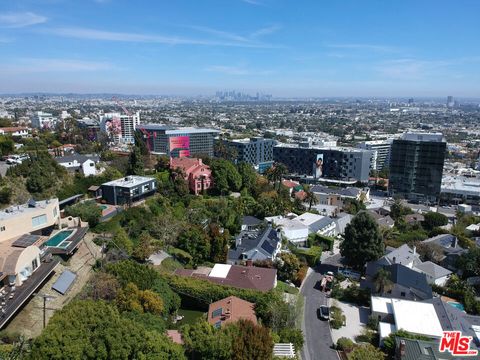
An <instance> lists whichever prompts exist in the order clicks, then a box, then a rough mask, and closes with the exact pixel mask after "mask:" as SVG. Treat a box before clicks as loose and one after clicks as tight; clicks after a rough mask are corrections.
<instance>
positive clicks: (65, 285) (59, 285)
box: [52, 270, 77, 295]
mask: <svg viewBox="0 0 480 360" xmlns="http://www.w3.org/2000/svg"><path fill="white" fill-rule="evenodd" d="M76 278H77V275H76V274H75V273H73V272H71V271H69V270H65V271H64V272H63V273H62V275H60V277H59V278H58V279H57V281H55V283H54V284H53V285H52V289H53V290H55V291H58V292H59V293H60V294H62V295H65V293H66V292H67V291H68V290H69V289H70V287H71V286H72V284H73V282H74V281H75V279H76Z"/></svg>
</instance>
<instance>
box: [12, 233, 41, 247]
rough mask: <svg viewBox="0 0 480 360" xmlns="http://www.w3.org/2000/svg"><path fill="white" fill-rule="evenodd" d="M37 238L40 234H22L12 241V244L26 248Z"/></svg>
mask: <svg viewBox="0 0 480 360" xmlns="http://www.w3.org/2000/svg"><path fill="white" fill-rule="evenodd" d="M38 239H40V235H30V234H27V235H22V236H20V237H19V238H18V239H17V240H15V241H14V242H13V244H12V245H13V246H15V247H21V248H26V247H28V246H30V245H33V244H34V243H35V242H36V241H37V240H38Z"/></svg>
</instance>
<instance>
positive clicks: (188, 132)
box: [136, 124, 219, 157]
mask: <svg viewBox="0 0 480 360" xmlns="http://www.w3.org/2000/svg"><path fill="white" fill-rule="evenodd" d="M136 130H137V131H138V132H140V134H141V136H142V137H143V139H144V140H145V141H146V143H147V146H148V148H149V150H150V151H151V152H153V153H156V154H164V155H167V156H169V157H170V156H171V157H182V156H192V157H194V156H200V155H207V156H210V157H213V155H214V154H213V145H214V142H215V137H216V136H217V135H218V133H219V131H218V130H214V129H204V128H193V127H185V128H182V127H179V128H177V127H173V126H165V125H156V124H142V125H137V127H136Z"/></svg>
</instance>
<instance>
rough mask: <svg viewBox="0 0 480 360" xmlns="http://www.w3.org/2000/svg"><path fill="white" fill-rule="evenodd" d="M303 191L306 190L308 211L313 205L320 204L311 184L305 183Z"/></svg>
mask: <svg viewBox="0 0 480 360" xmlns="http://www.w3.org/2000/svg"><path fill="white" fill-rule="evenodd" d="M303 191H305V199H304V201H305V202H306V203H308V211H310V210H311V209H312V206H313V205H317V204H318V199H317V197H316V196H315V194H314V193H313V191H311V190H310V186H309V185H303Z"/></svg>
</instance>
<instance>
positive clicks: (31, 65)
mask: <svg viewBox="0 0 480 360" xmlns="http://www.w3.org/2000/svg"><path fill="white" fill-rule="evenodd" d="M479 14H480V1H478V0H459V1H452V0H448V1H447V0H330V1H327V0H308V1H307V0H189V1H187V0H183V1H182V0H168V1H167V0H156V1H153V0H151V1H142V0H136V1H133V0H28V1H26V0H15V1H2V2H1V3H0V92H2V93H6V92H29V91H47V92H65V91H71V92H118V93H137V94H186V95H191V94H211V93H213V92H214V91H215V90H224V89H237V90H244V91H247V92H256V91H261V92H266V93H272V94H273V95H274V96H441V97H443V96H447V95H453V96H458V97H479V96H480V91H479V90H480V47H479V39H480V20H479V16H480V15H479Z"/></svg>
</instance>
